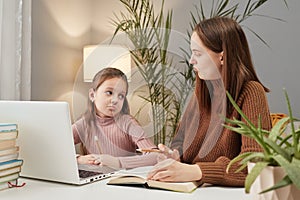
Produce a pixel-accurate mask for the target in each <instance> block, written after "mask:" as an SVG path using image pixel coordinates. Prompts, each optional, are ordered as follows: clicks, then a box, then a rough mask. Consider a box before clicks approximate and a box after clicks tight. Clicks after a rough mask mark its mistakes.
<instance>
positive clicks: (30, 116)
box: [0, 101, 115, 185]
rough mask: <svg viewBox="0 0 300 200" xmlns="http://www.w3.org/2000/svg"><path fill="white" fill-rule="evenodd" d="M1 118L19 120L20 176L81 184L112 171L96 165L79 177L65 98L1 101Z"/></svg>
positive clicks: (1, 119) (105, 176) (9, 120)
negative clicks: (90, 171)
mask: <svg viewBox="0 0 300 200" xmlns="http://www.w3.org/2000/svg"><path fill="white" fill-rule="evenodd" d="M0 122H11V123H17V124H18V129H19V135H18V138H17V144H18V146H19V147H20V150H19V152H20V154H19V158H20V159H23V160H24V162H23V166H22V168H21V174H20V175H21V176H22V177H28V178H36V179H42V180H49V181H56V182H63V183H70V184H76V185H81V184H85V183H89V182H92V181H97V180H100V179H103V178H107V177H109V176H111V175H112V174H113V173H114V171H115V170H113V169H111V168H108V167H100V166H97V167H96V168H97V170H96V171H97V172H96V173H92V176H91V177H89V176H88V177H85V176H87V174H89V173H86V172H85V173H83V174H84V175H83V176H84V177H79V169H78V165H77V161H76V151H75V147H74V141H73V134H72V128H71V119H70V111H69V105H68V103H67V102H57V101H0ZM85 169H86V168H85ZM80 172H82V170H81V171H80Z"/></svg>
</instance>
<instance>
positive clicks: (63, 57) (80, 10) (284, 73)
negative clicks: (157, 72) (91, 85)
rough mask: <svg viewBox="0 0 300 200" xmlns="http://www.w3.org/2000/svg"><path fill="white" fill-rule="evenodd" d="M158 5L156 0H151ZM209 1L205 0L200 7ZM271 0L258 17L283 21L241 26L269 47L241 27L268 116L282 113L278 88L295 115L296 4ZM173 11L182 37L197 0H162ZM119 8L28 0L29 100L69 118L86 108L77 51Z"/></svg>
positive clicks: (92, 1) (299, 5) (107, 32)
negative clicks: (54, 106) (57, 103)
mask: <svg viewBox="0 0 300 200" xmlns="http://www.w3.org/2000/svg"><path fill="white" fill-rule="evenodd" d="M154 2H155V3H156V4H157V6H159V4H160V3H159V2H160V1H158V0H156V1H154ZM210 2H211V0H206V1H204V4H205V5H208V4H210ZM288 3H289V9H287V8H285V6H284V3H283V2H281V1H270V2H268V3H266V5H264V6H263V7H262V8H261V9H260V10H259V11H258V13H259V14H264V15H268V16H273V17H277V18H280V19H284V20H285V21H286V22H280V21H276V20H272V19H269V18H262V17H251V18H250V19H249V20H247V21H246V22H245V23H244V25H245V26H248V27H250V28H251V29H253V30H254V31H255V32H256V33H258V34H259V35H260V36H261V37H262V38H263V39H264V40H265V41H266V42H267V43H268V45H269V46H270V47H267V46H266V45H264V44H263V43H262V42H260V41H259V40H258V39H257V38H256V37H255V36H254V35H253V34H252V33H251V32H250V31H247V29H245V31H246V34H247V37H248V40H249V43H250V48H251V52H252V57H253V61H254V64H255V67H256V70H257V73H258V75H259V77H260V78H261V80H262V82H263V83H264V84H265V85H266V86H267V87H269V88H270V89H271V93H269V94H268V100H269V104H270V109H271V111H272V112H284V113H286V112H287V109H286V104H285V99H284V95H283V91H282V88H286V89H287V90H288V93H289V96H290V99H291V101H292V107H293V110H294V114H295V115H296V116H297V117H299V116H300V112H299V107H300V95H299V89H298V87H297V85H298V84H297V79H299V78H298V77H297V76H298V75H299V74H300V73H299V72H300V69H299V67H298V59H297V58H298V47H299V46H300V39H299V35H300V29H299V19H300V12H298V10H299V9H300V1H298V0H288ZM165 4H166V9H168V8H172V9H173V29H174V30H176V31H178V32H179V33H182V34H185V33H186V29H187V28H188V23H189V21H190V14H189V12H190V11H193V10H194V4H196V5H198V4H199V0H189V1H183V0H167V1H166V3H165ZM120 9H122V5H121V4H120V3H119V1H118V0H111V1H108V0H106V1H105V0H32V100H63V101H68V102H69V103H70V105H71V109H72V108H73V107H74V109H72V110H71V111H72V112H73V113H74V118H77V117H78V116H79V114H80V113H81V112H82V111H83V110H84V109H85V105H86V98H87V88H88V84H87V83H83V81H82V48H83V46H84V45H88V44H98V43H101V42H103V41H105V40H107V39H108V38H110V37H111V35H112V33H113V31H114V28H113V27H112V26H111V25H110V23H109V20H110V18H112V17H113V12H116V13H118V12H119V11H120Z"/></svg>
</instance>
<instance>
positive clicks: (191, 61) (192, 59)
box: [189, 56, 196, 65]
mask: <svg viewBox="0 0 300 200" xmlns="http://www.w3.org/2000/svg"><path fill="white" fill-rule="evenodd" d="M189 63H190V64H191V65H194V64H196V63H195V59H194V58H193V56H191V58H190V60H189Z"/></svg>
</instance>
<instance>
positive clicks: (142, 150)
mask: <svg viewBox="0 0 300 200" xmlns="http://www.w3.org/2000/svg"><path fill="white" fill-rule="evenodd" d="M136 151H138V152H156V153H164V151H162V150H159V149H158V148H153V149H136ZM168 153H169V154H172V153H173V151H172V150H171V149H170V150H169V151H168Z"/></svg>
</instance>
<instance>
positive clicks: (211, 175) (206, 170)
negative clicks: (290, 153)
mask: <svg viewBox="0 0 300 200" xmlns="http://www.w3.org/2000/svg"><path fill="white" fill-rule="evenodd" d="M237 103H238V105H240V108H241V109H242V111H243V112H244V114H245V115H246V116H247V117H248V118H249V120H250V121H251V122H252V123H253V124H254V125H257V122H258V116H259V115H260V116H261V121H262V128H264V129H266V130H270V129H271V119H270V113H269V107H268V103H267V98H266V95H265V91H264V89H263V87H262V86H261V84H259V83H257V82H253V81H251V82H250V84H249V83H248V84H247V85H246V87H245V88H244V91H243V93H242V95H241V96H240V98H239V101H238V102H237ZM242 120H243V121H245V120H244V119H242ZM225 131H229V130H227V129H226V130H225ZM255 151H261V147H260V146H259V145H258V144H257V143H256V142H255V141H254V140H253V139H251V138H248V137H246V136H241V151H240V154H241V153H244V152H255ZM230 160H231V159H230V158H227V157H224V156H222V157H219V158H217V159H216V161H215V162H199V163H196V164H197V165H198V166H199V167H200V169H201V170H202V173H203V177H202V180H203V182H205V183H211V184H215V185H227V186H244V182H245V178H246V176H247V169H246V168H245V169H244V170H242V171H241V172H238V173H235V171H236V170H237V169H238V168H239V167H240V165H239V164H238V163H235V164H233V165H232V167H231V168H230V170H229V172H228V173H226V168H227V165H228V164H229V162H230Z"/></svg>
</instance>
